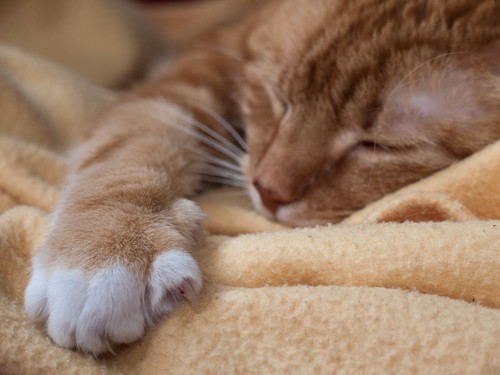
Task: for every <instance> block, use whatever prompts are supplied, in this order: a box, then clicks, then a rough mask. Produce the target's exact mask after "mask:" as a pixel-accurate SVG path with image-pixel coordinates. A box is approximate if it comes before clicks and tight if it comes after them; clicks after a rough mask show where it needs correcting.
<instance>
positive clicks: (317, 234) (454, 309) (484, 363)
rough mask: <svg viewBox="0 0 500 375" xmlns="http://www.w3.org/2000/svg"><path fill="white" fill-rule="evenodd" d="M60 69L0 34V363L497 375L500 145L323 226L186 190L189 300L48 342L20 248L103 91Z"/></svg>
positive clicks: (37, 370) (36, 240)
mask: <svg viewBox="0 0 500 375" xmlns="http://www.w3.org/2000/svg"><path fill="white" fill-rule="evenodd" d="M23 1H32V0H23ZM113 2H114V0H113ZM110 3H111V2H110ZM65 4H66V5H67V4H68V3H65ZM88 4H94V2H89V3H88ZM89 6H90V5H89ZM0 9H1V8H0ZM3 16H4V17H5V15H3ZM0 19H1V17H0ZM66 27H77V26H71V25H67V26H66ZM121 36H122V37H123V38H130V37H132V36H131V34H130V33H129V32H128V31H127V32H124V34H122V35H121ZM135 37H137V36H134V38H135ZM94 42H95V43H97V44H98V43H99V42H100V41H99V40H95V41H94ZM103 43H104V44H106V43H107V41H103ZM61 48H62V47H61ZM68 53H69V52H68ZM71 53H73V52H71ZM40 54H42V53H40ZM58 54H59V55H58V56H61V55H62V54H64V48H62V49H61V51H58ZM42 55H44V54H42ZM45 56H47V54H45ZM103 58H106V59H107V58H108V57H103ZM129 58H132V57H131V56H129ZM58 61H59V62H65V61H67V60H64V59H62V60H61V59H59V60H58ZM124 64H125V65H127V64H130V61H129V62H124ZM67 65H68V66H66V67H63V66H60V65H57V64H56V63H54V62H51V61H46V60H44V59H43V58H41V57H40V56H37V55H33V54H29V53H27V52H24V51H22V50H20V49H18V48H17V47H12V46H8V45H0V103H1V106H2V110H1V111H0V278H1V281H2V282H1V283H0V338H1V339H0V374H2V375H3V374H6V375H9V374H16V375H18V374H23V375H24V374H28V375H31V374H33V375H38V374H59V373H61V374H106V375H107V374H137V375H142V374H144V375H146V374H170V373H174V374H191V373H192V374H195V373H204V374H235V373H236V374H238V373H241V374H262V373H294V374H295V373H304V374H310V373H318V374H322V373H325V374H326V373H328V374H331V373H339V374H341V373H355V374H389V373H398V374H499V373H500V309H499V308H500V189H499V188H498V186H499V176H500V173H499V172H500V142H497V143H495V144H492V145H490V146H489V147H487V148H485V149H484V150H481V151H480V152H478V153H476V154H474V155H472V156H470V157H469V158H467V159H465V160H463V161H461V162H458V163H456V164H454V165H452V166H450V167H449V168H447V169H445V170H443V171H441V172H439V173H436V174H435V175H433V176H430V177H429V178H426V179H424V180H422V181H419V182H416V183H415V184H413V185H410V186H407V187H405V188H403V189H401V190H400V191H397V192H394V193H392V194H389V195H387V196H385V197H383V198H382V199H380V200H379V201H377V202H374V203H372V204H370V205H368V206H367V207H366V208H364V209H362V210H360V211H358V212H356V213H354V214H353V215H352V216H351V217H349V218H347V219H346V220H345V221H344V223H341V224H337V225H329V226H323V227H314V228H299V229H290V228H285V227H283V226H282V225H280V224H278V223H274V222H270V221H268V220H267V219H265V218H263V217H261V216H258V215H257V214H256V213H255V212H254V211H253V209H252V206H251V203H250V201H249V199H248V198H247V197H246V195H245V194H244V193H243V192H242V191H240V190H235V189H231V188H223V189H218V190H213V191H209V192H206V193H204V194H202V195H200V196H197V197H195V200H196V201H197V202H198V204H199V205H200V206H201V207H202V208H203V209H204V210H205V212H207V214H208V219H207V220H206V222H205V230H206V232H207V240H206V244H205V245H204V246H203V247H202V248H201V249H199V251H197V252H195V254H194V256H195V258H196V259H197V261H198V263H199V264H200V267H201V269H202V273H203V275H204V276H203V277H204V288H203V290H202V292H201V294H200V296H199V300H198V308H197V309H196V310H193V309H192V308H191V307H190V306H189V305H188V304H183V305H181V306H180V308H179V309H178V310H177V311H176V312H175V313H173V314H172V315H171V316H170V317H168V318H167V319H165V320H163V321H161V322H160V323H159V324H158V325H157V326H156V327H154V328H153V329H151V330H150V331H149V332H148V333H147V334H146V336H145V337H144V338H143V339H142V340H140V341H139V342H137V343H134V344H131V345H128V346H124V347H120V348H117V354H116V355H107V356H103V357H101V358H98V359H95V358H93V357H91V356H86V355H83V354H80V353H77V352H74V351H70V350H65V349H61V348H59V347H57V346H55V345H54V344H53V343H52V342H51V341H50V339H49V338H48V336H47V335H46V334H45V332H44V330H43V327H41V326H40V325H39V324H35V323H32V322H30V321H29V320H28V318H27V316H26V315H25V313H24V311H23V306H22V305H23V294H24V288H25V287H26V284H27V281H28V276H29V271H30V259H31V257H32V255H33V254H34V252H35V251H36V248H37V247H38V246H39V245H40V243H41V241H42V240H43V236H44V235H45V231H46V229H47V226H48V223H49V218H50V212H51V211H52V209H53V208H54V206H55V204H56V203H57V200H58V198H59V194H60V188H61V184H62V183H63V181H64V178H65V174H66V168H67V167H66V163H67V157H68V156H67V149H68V148H71V147H73V146H74V145H75V144H77V143H78V142H79V141H80V140H81V139H82V137H83V136H84V134H85V132H86V131H87V130H88V129H89V127H90V126H92V121H93V119H94V118H95V117H96V116H98V114H99V112H100V111H101V110H102V108H104V107H105V106H106V105H108V104H109V103H110V101H112V100H113V98H114V96H115V94H114V93H113V92H111V91H110V90H109V89H106V88H103V87H101V86H97V85H95V84H92V83H89V81H88V79H89V77H88V76H87V78H84V77H81V76H79V75H78V74H77V73H74V72H73V70H77V69H76V68H75V66H72V64H67ZM97 65H98V64H97ZM88 69H89V71H96V70H99V69H98V66H93V67H88ZM80 73H81V72H80ZM114 73H116V72H113V77H111V76H110V77H108V78H109V80H108V79H105V78H106V77H104V78H103V81H104V82H110V81H113V80H115V79H118V80H120V79H121V78H123V77H124V76H126V75H127V74H126V73H124V71H121V73H120V74H122V77H118V78H117V77H116V76H115V75H114ZM102 74H105V70H103V71H102ZM108 74H110V73H109V72H108Z"/></svg>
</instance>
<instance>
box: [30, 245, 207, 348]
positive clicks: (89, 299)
mask: <svg viewBox="0 0 500 375" xmlns="http://www.w3.org/2000/svg"><path fill="white" fill-rule="evenodd" d="M186 283H189V288H190V290H192V291H194V292H195V293H198V292H199V291H200V289H201V284H202V282H201V273H200V270H199V268H198V266H197V264H196V262H195V261H194V259H193V258H192V257H191V255H189V254H188V253H186V252H183V251H181V250H173V251H167V252H165V253H164V254H162V255H161V256H159V257H158V258H157V259H156V261H155V262H154V265H153V267H152V272H151V276H150V280H149V281H148V282H147V283H144V282H141V281H140V280H138V279H137V278H136V277H134V276H133V275H132V274H131V273H130V272H129V271H128V270H127V269H126V268H125V267H123V266H120V265H115V266H113V267H109V268H105V269H102V270H100V271H99V272H97V273H96V274H95V275H93V276H92V277H91V278H85V277H84V276H83V273H82V272H81V271H80V270H78V269H62V268H57V269H53V270H50V269H48V268H46V267H44V266H42V265H41V264H40V262H39V261H38V260H37V258H36V257H35V259H34V264H33V274H32V277H31V280H30V283H29V285H28V287H27V289H26V293H25V309H26V312H27V313H28V315H29V317H30V318H32V319H34V320H38V321H42V322H46V324H47V332H48V334H49V336H50V337H51V338H52V339H53V340H54V342H55V343H56V344H58V345H60V346H63V347H66V348H73V347H77V348H79V349H80V350H82V351H85V352H90V353H93V354H99V353H102V352H104V351H106V350H108V342H113V343H130V342H133V341H135V340H137V339H139V338H140V337H141V336H142V335H143V334H144V331H145V329H146V328H147V327H148V326H150V325H151V324H152V323H153V322H154V321H155V320H157V319H159V318H160V317H161V316H163V315H165V314H168V313H170V312H172V311H173V310H174V309H175V308H176V307H177V305H178V304H179V302H180V301H182V299H183V298H182V295H183V294H184V289H185V288H187V284H186Z"/></svg>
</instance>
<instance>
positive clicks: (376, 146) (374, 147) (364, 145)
mask: <svg viewBox="0 0 500 375" xmlns="http://www.w3.org/2000/svg"><path fill="white" fill-rule="evenodd" d="M357 148H360V149H364V150H367V151H372V152H398V151H407V150H410V149H413V148H415V145H408V144H405V145H388V144H382V143H378V142H375V141H370V140H365V141H361V142H359V143H358V144H357Z"/></svg>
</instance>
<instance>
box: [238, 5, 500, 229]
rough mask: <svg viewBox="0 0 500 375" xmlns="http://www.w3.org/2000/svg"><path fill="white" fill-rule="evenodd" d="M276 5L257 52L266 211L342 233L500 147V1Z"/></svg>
mask: <svg viewBox="0 0 500 375" xmlns="http://www.w3.org/2000/svg"><path fill="white" fill-rule="evenodd" d="M466 3H467V2H463V1H449V2H443V1H441V0H435V1H431V0H428V1H419V0H414V1H399V0H386V1H375V0H363V1H362V0H349V1H347V0H345V1H332V0H314V1H309V0H294V1H286V0H285V1H281V2H275V3H274V4H273V5H272V7H271V8H268V9H267V11H266V12H265V13H264V14H263V15H262V16H261V18H260V19H259V22H258V26H256V27H255V29H254V30H253V32H252V34H251V36H250V38H249V39H248V41H247V43H248V44H247V54H248V56H247V57H248V63H247V64H246V65H245V67H244V84H243V89H242V93H241V102H242V105H241V107H242V112H243V114H244V116H245V120H246V123H247V129H246V131H247V140H248V143H249V148H250V152H249V156H248V158H247V160H245V163H244V171H245V175H246V178H247V180H248V182H249V185H250V191H251V195H252V198H253V201H254V204H255V205H256V207H257V208H258V209H259V210H260V211H261V212H264V213H267V214H269V215H272V216H273V217H274V218H275V219H277V220H279V221H282V222H284V223H286V224H290V225H299V226H300V225H311V224H315V223H326V222H337V221H339V220H341V219H343V218H345V217H346V216H347V215H349V214H350V213H352V212H353V211H355V210H358V209H360V208H362V207H363V206H365V205H366V204H367V203H369V202H371V201H373V200H375V199H377V198H379V197H381V196H383V195H384V194H387V193H389V192H391V191H394V190H396V189H398V188H400V187H402V186H405V185H407V184H409V183H411V182H414V181H416V180H418V179H421V178H422V177H424V176H427V175H429V174H431V173H433V172H436V171H438V170H440V169H443V168H445V167H447V166H448V165H450V164H451V163H453V162H455V161H457V160H460V159H462V158H464V157H466V156H468V155H470V154H471V153H473V152H474V151H476V150H478V149H480V148H482V147H484V146H485V145H487V144H489V143H491V142H493V141H494V140H496V139H500V43H499V41H500V22H498V19H499V17H500V5H499V3H498V1H494V0H484V1H480V0H471V1H469V2H468V3H469V4H466Z"/></svg>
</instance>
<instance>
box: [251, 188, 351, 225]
mask: <svg viewBox="0 0 500 375" xmlns="http://www.w3.org/2000/svg"><path fill="white" fill-rule="evenodd" d="M248 193H249V196H250V199H251V201H252V204H253V206H254V208H255V210H256V211H257V212H258V213H259V214H261V215H262V216H264V217H266V218H268V219H270V220H274V221H277V222H280V223H282V224H284V225H287V226H289V227H310V226H315V225H327V224H333V223H338V222H340V221H342V220H343V219H345V218H346V217H347V216H349V215H350V214H351V213H352V211H348V212H347V211H343V212H338V211H328V210H321V211H320V210H314V209H311V208H308V207H306V205H305V204H304V202H301V201H297V202H293V203H288V204H283V205H280V206H278V207H277V208H276V210H275V211H274V212H272V211H271V210H269V209H268V208H267V207H266V206H265V205H264V204H263V202H262V199H261V197H260V194H259V192H258V191H257V189H256V188H255V187H254V186H253V185H252V184H249V186H248Z"/></svg>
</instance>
